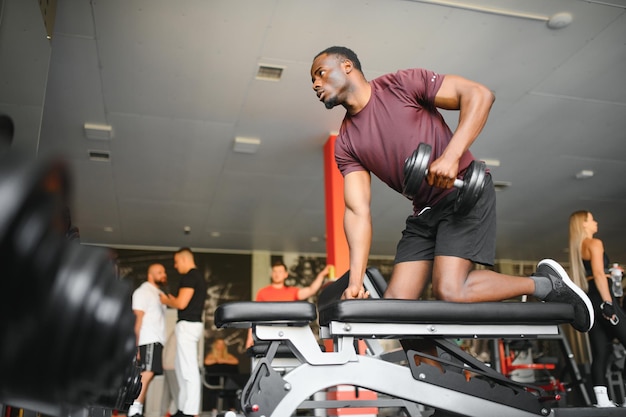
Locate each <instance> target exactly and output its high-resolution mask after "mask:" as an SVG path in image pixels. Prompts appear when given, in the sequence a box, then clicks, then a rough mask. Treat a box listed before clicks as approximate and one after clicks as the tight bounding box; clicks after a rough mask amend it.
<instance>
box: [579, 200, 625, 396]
mask: <svg viewBox="0 0 626 417" xmlns="http://www.w3.org/2000/svg"><path fill="white" fill-rule="evenodd" d="M596 233H598V222H597V221H596V220H595V219H594V218H593V215H592V214H591V212H589V211H586V210H580V211H576V212H574V213H572V214H571V215H570V219H569V257H570V267H571V274H572V279H573V280H574V282H575V283H576V284H577V285H578V286H579V287H580V288H582V289H583V290H584V291H586V292H587V294H589V298H590V299H591V302H592V304H593V309H594V311H595V315H596V317H598V319H597V320H596V322H595V323H594V325H593V327H592V328H591V330H589V344H590V345H591V355H592V358H593V360H592V363H591V381H592V383H593V391H594V394H595V396H596V403H595V406H596V407H615V406H616V405H615V403H613V402H612V401H611V400H609V397H608V394H607V384H608V381H607V379H606V370H607V365H608V363H607V361H608V359H609V357H610V356H611V353H612V352H613V340H614V339H617V340H619V341H620V343H621V344H622V345H624V346H626V314H625V313H624V310H622V308H621V307H620V305H619V301H618V300H617V299H616V297H615V294H614V291H613V288H612V283H611V280H610V275H609V274H607V270H608V269H609V265H610V262H609V257H608V256H607V254H606V253H605V252H604V243H603V242H602V240H600V239H598V238H597V237H594V235H595V234H596ZM620 286H621V283H620ZM625 371H626V370H625ZM624 377H625V378H626V375H624ZM624 406H626V402H625V403H624Z"/></svg>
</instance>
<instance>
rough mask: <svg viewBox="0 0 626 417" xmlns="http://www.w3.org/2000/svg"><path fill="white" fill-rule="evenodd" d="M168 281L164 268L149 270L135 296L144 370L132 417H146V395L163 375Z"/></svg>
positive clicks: (139, 353) (157, 266) (154, 266)
mask: <svg viewBox="0 0 626 417" xmlns="http://www.w3.org/2000/svg"><path fill="white" fill-rule="evenodd" d="M166 281H167V274H166V273H165V268H164V267H163V265H161V264H152V265H150V266H149V267H148V273H147V279H146V281H144V282H143V284H141V285H140V286H139V288H137V289H136V290H135V291H134V292H133V297H132V308H133V313H135V336H136V339H137V363H138V365H139V366H140V367H141V392H140V393H139V396H138V397H137V398H136V399H135V401H134V402H133V404H132V405H131V406H130V408H129V410H128V415H129V416H130V417H133V416H143V406H144V403H145V399H146V393H147V392H148V387H149V385H150V382H151V381H152V378H153V377H154V376H155V375H161V374H162V373H163V362H162V358H163V345H164V344H165V306H164V305H163V304H161V300H160V296H159V295H160V294H161V290H160V289H159V287H160V286H161V285H163V284H164V283H165V282H166Z"/></svg>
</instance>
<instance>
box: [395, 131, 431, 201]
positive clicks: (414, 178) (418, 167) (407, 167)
mask: <svg viewBox="0 0 626 417" xmlns="http://www.w3.org/2000/svg"><path fill="white" fill-rule="evenodd" d="M431 151H432V147H431V146H430V145H428V144H427V143H420V144H419V146H418V147H417V149H415V151H413V153H412V154H411V156H409V157H408V158H407V159H406V161H404V181H403V185H402V194H404V195H405V196H406V197H408V198H410V199H413V197H415V196H416V195H417V194H418V192H419V189H420V187H421V185H422V183H423V182H424V180H425V179H426V172H427V171H428V162H429V161H430V154H431Z"/></svg>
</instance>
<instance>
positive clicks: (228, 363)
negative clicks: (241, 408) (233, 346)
mask: <svg viewBox="0 0 626 417" xmlns="http://www.w3.org/2000/svg"><path fill="white" fill-rule="evenodd" d="M204 371H205V373H206V380H207V382H208V383H209V384H210V385H213V386H219V385H221V380H225V379H226V377H227V376H229V375H230V376H232V375H237V374H239V359H237V357H236V356H235V355H233V354H232V353H230V352H229V351H228V346H227V345H226V341H225V340H224V339H223V338H221V337H218V338H216V339H215V340H214V341H213V343H211V349H210V350H209V352H208V353H207V354H206V356H205V357H204ZM205 392H206V393H207V407H208V408H209V409H211V410H214V411H215V412H216V413H217V412H218V411H221V410H217V406H218V398H219V396H220V395H222V396H223V397H224V400H225V401H224V404H223V408H224V409H235V408H236V400H237V396H236V395H235V393H234V391H233V390H232V389H230V390H229V389H227V387H226V386H224V387H223V388H222V392H221V393H220V391H218V390H215V389H208V390H207V391H205ZM229 394H230V395H229Z"/></svg>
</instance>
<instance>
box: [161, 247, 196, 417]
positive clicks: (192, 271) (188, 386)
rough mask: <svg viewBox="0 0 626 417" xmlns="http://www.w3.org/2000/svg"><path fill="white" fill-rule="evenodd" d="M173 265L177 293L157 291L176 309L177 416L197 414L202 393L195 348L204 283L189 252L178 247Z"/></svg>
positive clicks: (164, 300) (187, 249) (165, 301)
mask: <svg viewBox="0 0 626 417" xmlns="http://www.w3.org/2000/svg"><path fill="white" fill-rule="evenodd" d="M174 268H175V269H176V271H178V273H179V274H180V275H181V277H180V286H179V288H178V295H176V296H173V295H172V294H167V295H166V294H163V293H161V302H162V303H163V304H165V305H166V306H168V307H172V308H175V309H177V310H178V322H177V323H176V328H175V332H176V362H175V370H176V378H177V380H178V388H179V393H178V407H179V410H178V411H177V412H176V414H174V415H175V416H177V417H184V416H197V415H198V413H199V412H200V397H201V395H202V390H201V381H200V372H199V367H198V349H199V343H200V338H201V337H202V332H203V329H204V324H203V322H202V315H203V312H204V302H205V300H206V296H207V283H206V282H205V280H204V277H203V276H202V274H201V273H200V271H198V269H197V267H196V262H195V259H194V255H193V252H192V251H191V249H189V248H181V249H179V250H178V251H177V252H176V253H175V254H174Z"/></svg>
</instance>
